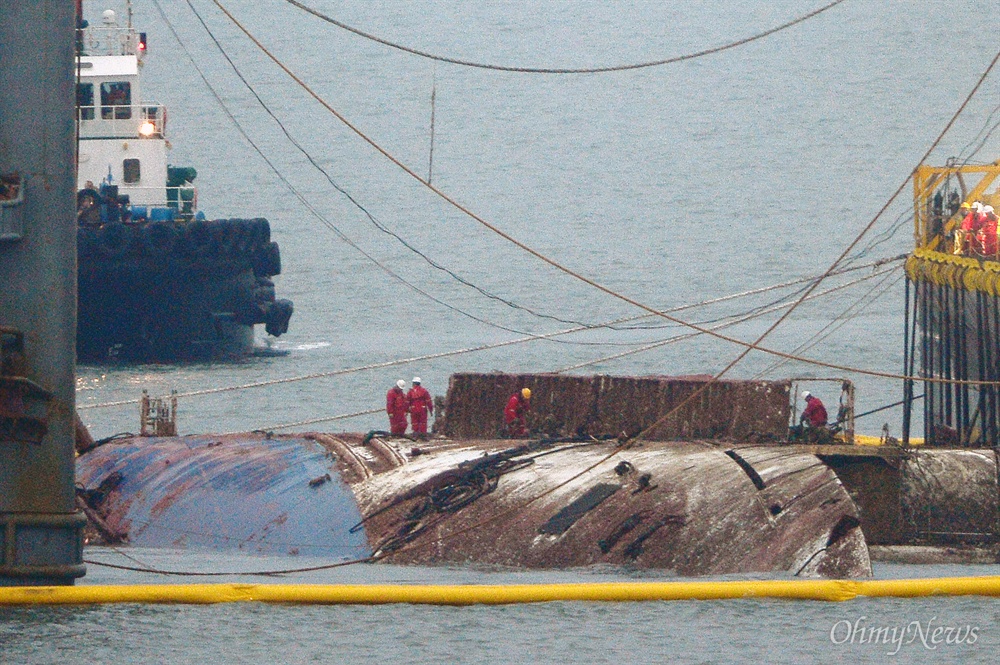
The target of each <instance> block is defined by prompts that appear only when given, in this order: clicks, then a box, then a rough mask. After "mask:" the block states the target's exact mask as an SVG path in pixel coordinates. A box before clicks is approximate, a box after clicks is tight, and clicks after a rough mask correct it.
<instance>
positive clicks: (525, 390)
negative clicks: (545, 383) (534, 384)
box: [521, 388, 531, 399]
mask: <svg viewBox="0 0 1000 665" xmlns="http://www.w3.org/2000/svg"><path fill="white" fill-rule="evenodd" d="M521 397H523V398H524V399H531V388H521Z"/></svg>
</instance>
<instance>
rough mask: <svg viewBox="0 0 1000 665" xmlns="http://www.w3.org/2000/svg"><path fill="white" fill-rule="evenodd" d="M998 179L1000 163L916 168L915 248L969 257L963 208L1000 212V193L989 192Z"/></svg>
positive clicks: (914, 186) (999, 190) (914, 191)
mask: <svg viewBox="0 0 1000 665" xmlns="http://www.w3.org/2000/svg"><path fill="white" fill-rule="evenodd" d="M997 178H1000V161H997V162H994V163H992V164H951V163H949V164H948V165H947V166H940V167H937V166H919V167H917V170H916V171H915V172H914V175H913V235H914V245H915V246H916V247H917V248H923V249H930V250H933V251H938V252H945V253H948V254H951V253H955V254H967V253H968V251H969V249H968V247H967V246H966V245H967V240H966V239H964V238H963V237H962V234H961V230H960V228H959V226H960V225H961V223H962V217H963V216H962V213H961V212H960V206H961V204H962V203H972V202H973V201H980V202H982V203H983V204H984V205H993V206H994V207H995V208H997V209H998V210H1000V189H998V190H996V191H994V192H992V193H990V191H989V188H990V186H991V185H992V184H993V183H994V182H995V181H996V180H997ZM981 258H984V257H981ZM994 260H995V258H994Z"/></svg>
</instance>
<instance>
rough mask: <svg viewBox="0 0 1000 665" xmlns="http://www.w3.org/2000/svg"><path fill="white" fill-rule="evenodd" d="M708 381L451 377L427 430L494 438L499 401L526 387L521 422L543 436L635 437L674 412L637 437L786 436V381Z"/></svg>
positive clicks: (554, 376) (499, 427) (458, 436)
mask: <svg viewBox="0 0 1000 665" xmlns="http://www.w3.org/2000/svg"><path fill="white" fill-rule="evenodd" d="M711 378H712V377H709V376H704V377H702V376H697V377H661V376H650V377H630V376H617V377H616V376H606V375H596V376H563V375H558V374H502V373H493V374H474V373H468V374H453V375H452V376H451V379H450V380H449V383H448V395H447V398H446V401H445V417H444V419H443V422H438V423H436V424H435V429H436V430H437V431H440V432H442V433H444V434H446V435H447V436H450V437H452V438H455V439H493V438H496V437H497V436H498V435H499V434H500V433H501V432H502V428H503V421H502V413H503V407H504V405H505V404H506V403H507V399H508V398H509V397H510V396H511V395H512V394H514V393H515V392H517V391H519V390H520V389H521V388H525V387H526V388H530V389H531V392H532V395H531V412H530V413H529V415H528V424H529V426H530V427H531V429H532V430H535V431H540V432H544V433H545V434H547V435H548V436H563V437H565V436H581V435H587V436H594V437H601V436H608V435H610V436H618V435H620V434H621V433H625V434H627V435H628V436H635V435H636V434H638V433H639V432H642V431H643V430H645V429H646V428H648V427H650V426H651V425H653V424H654V423H656V422H657V421H658V420H659V419H660V418H661V416H663V415H664V414H666V413H668V412H671V411H673V410H674V409H675V408H677V407H680V408H679V409H678V410H677V413H676V414H674V415H673V416H671V417H670V418H669V419H668V420H667V421H665V422H664V423H662V424H660V425H658V426H657V427H656V428H654V429H653V430H652V431H648V432H644V433H643V438H644V439H650V440H669V439H687V440H691V439H712V440H732V441H740V442H744V443H746V442H754V443H766V442H775V441H783V440H785V439H786V438H787V435H788V419H789V411H790V407H789V397H788V396H789V390H790V389H791V383H790V382H789V381H736V380H723V381H716V382H713V383H711V385H709V386H708V387H707V388H705V384H706V383H707V382H708V381H709V380H710V379H711ZM702 389H704V390H703V391H702V392H701V394H700V395H699V396H698V397H697V399H695V400H692V401H690V402H688V403H684V404H683V405H682V402H684V400H686V399H687V398H688V397H689V396H691V395H692V394H693V393H694V392H695V391H698V390H702ZM438 420H439V421H441V420H442V418H441V416H440V414H439V415H438Z"/></svg>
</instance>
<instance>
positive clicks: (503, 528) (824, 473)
mask: <svg viewBox="0 0 1000 665" xmlns="http://www.w3.org/2000/svg"><path fill="white" fill-rule="evenodd" d="M380 444H381V445H392V441H391V440H388V441H381V442H380ZM616 445H617V444H615V443H614V442H603V443H601V442H591V443H571V442H564V443H558V442H553V443H549V444H540V443H539V442H537V441H536V442H528V441H509V440H494V441H474V442H473V441H464V442H461V441H445V442H440V443H437V444H435V445H434V447H433V448H431V449H430V450H425V449H424V448H421V449H420V451H421V453H422V454H420V455H418V456H416V457H413V458H412V459H411V460H410V461H409V463H407V464H405V465H403V466H400V467H397V468H395V469H392V470H389V471H386V472H383V473H379V474H375V475H372V476H371V477H369V478H366V479H364V480H362V481H361V482H359V483H356V484H355V485H354V490H355V492H356V494H357V497H358V501H359V504H360V506H361V511H362V512H363V513H364V514H365V515H367V516H368V518H367V519H366V522H365V527H366V530H367V532H368V537H369V540H370V542H371V543H372V549H373V551H374V552H375V553H376V555H377V556H382V555H385V556H386V558H387V560H388V561H393V562H399V563H403V562H406V563H422V564H439V563H440V564H444V563H448V564H452V563H476V564H495V565H500V566H517V567H528V568H563V567H574V566H588V565H594V564H612V565H626V566H632V567H639V568H655V569H663V570H667V571H672V572H675V573H677V574H679V575H716V574H738V573H758V572H760V573H763V572H766V573H774V572H783V573H791V574H803V575H819V576H827V577H864V576H868V575H870V574H871V564H870V562H869V558H868V551H867V546H866V544H865V540H864V536H863V534H862V532H861V529H860V526H859V525H860V521H859V516H858V511H857V509H856V507H855V505H854V503H853V501H852V500H851V498H850V497H849V496H848V494H847V492H846V491H845V490H844V488H843V486H842V485H841V484H840V482H839V480H838V479H837V477H836V475H835V474H834V473H833V472H832V471H831V470H830V469H829V468H828V467H827V466H826V465H824V464H823V463H822V462H820V460H819V459H818V458H816V457H815V456H813V455H808V454H800V453H794V452H791V451H787V450H782V449H781V448H778V447H741V448H726V447H717V446H715V445H711V444H700V443H679V442H672V443H665V442H652V441H643V442H639V443H638V444H636V445H634V446H633V447H631V448H629V449H627V450H624V451H621V452H615V446H616Z"/></svg>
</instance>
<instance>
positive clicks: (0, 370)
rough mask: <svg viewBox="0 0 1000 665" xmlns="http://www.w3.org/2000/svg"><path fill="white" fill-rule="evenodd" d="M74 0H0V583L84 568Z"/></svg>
mask: <svg viewBox="0 0 1000 665" xmlns="http://www.w3.org/2000/svg"><path fill="white" fill-rule="evenodd" d="M75 29H76V7H75V3H73V2H70V1H69V0H0V584H3V585H14V584H72V583H73V580H74V579H75V578H77V577H80V576H81V575H83V574H84V570H85V568H84V565H83V525H84V522H85V520H84V518H83V516H82V515H81V514H80V513H79V511H78V510H77V509H76V497H75V490H74V474H73V467H74V447H73V441H74V438H73V437H74V422H73V416H74V410H75V399H74V389H75V385H74V383H75V364H76V355H75V354H76V351H75V340H76V221H75V220H76V201H75V189H76V164H75V142H76V129H75V121H74V115H75V103H76V98H75V79H74V63H75V59H74V55H75V54H74V45H75Z"/></svg>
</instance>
